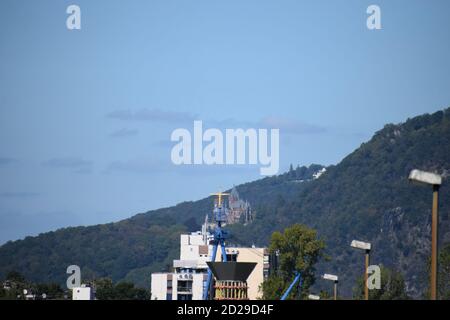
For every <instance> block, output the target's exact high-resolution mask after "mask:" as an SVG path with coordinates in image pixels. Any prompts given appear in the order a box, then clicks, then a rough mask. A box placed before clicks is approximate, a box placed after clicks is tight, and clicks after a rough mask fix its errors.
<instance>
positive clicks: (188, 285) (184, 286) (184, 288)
mask: <svg viewBox="0 0 450 320" xmlns="http://www.w3.org/2000/svg"><path fill="white" fill-rule="evenodd" d="M177 291H178V292H183V293H192V281H180V280H178V285H177Z"/></svg>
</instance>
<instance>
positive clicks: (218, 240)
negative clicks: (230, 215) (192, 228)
mask: <svg viewBox="0 0 450 320" xmlns="http://www.w3.org/2000/svg"><path fill="white" fill-rule="evenodd" d="M211 195H214V196H217V202H216V203H215V204H214V211H213V219H214V221H215V222H216V224H217V225H216V227H215V228H214V234H213V235H214V239H213V251H212V256H211V261H212V262H214V261H216V254H217V247H218V246H219V245H220V247H221V248H222V250H221V251H222V261H224V262H226V261H227V253H226V251H225V239H226V238H228V232H227V231H225V230H223V229H222V223H223V222H226V219H227V212H226V208H225V206H224V205H223V201H222V197H223V196H228V195H230V194H229V193H223V192H218V193H213V194H211ZM211 285H212V271H211V269H209V268H208V279H207V281H206V284H205V287H204V288H203V300H208V299H209V297H210V291H211Z"/></svg>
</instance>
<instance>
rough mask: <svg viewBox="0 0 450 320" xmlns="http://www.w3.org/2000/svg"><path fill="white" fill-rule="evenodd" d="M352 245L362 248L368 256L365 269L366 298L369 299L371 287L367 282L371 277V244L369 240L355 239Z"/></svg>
mask: <svg viewBox="0 0 450 320" xmlns="http://www.w3.org/2000/svg"><path fill="white" fill-rule="evenodd" d="M350 246H352V247H353V248H356V249H361V250H364V251H365V254H366V258H365V269H364V299H365V300H369V287H368V285H367V282H368V278H369V274H368V270H369V254H370V249H371V244H370V243H368V242H363V241H357V240H353V241H352V243H351V244H350Z"/></svg>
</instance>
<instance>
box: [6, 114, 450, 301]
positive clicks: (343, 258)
mask: <svg viewBox="0 0 450 320" xmlns="http://www.w3.org/2000/svg"><path fill="white" fill-rule="evenodd" d="M321 168H322V167H321V166H318V165H313V166H311V167H309V168H306V167H300V168H297V169H296V170H292V171H290V172H287V173H285V174H283V175H280V176H276V177H270V178H264V179H261V180H258V181H254V182H251V183H246V184H243V185H240V186H237V189H238V191H239V193H240V194H241V195H242V197H243V198H244V199H246V200H249V201H250V203H251V204H252V206H253V208H254V209H255V211H256V218H255V221H254V222H253V223H251V224H248V225H246V226H244V225H240V224H235V225H232V226H230V227H229V229H230V231H231V232H232V235H233V237H232V238H231V239H230V242H233V243H234V244H242V245H251V244H256V245H266V244H267V242H268V239H269V237H270V234H271V232H273V231H275V230H282V229H283V228H284V227H286V226H288V225H290V224H293V223H296V222H299V223H305V224H307V225H309V226H311V227H314V228H316V229H317V230H318V232H319V235H320V236H321V237H323V238H324V239H325V240H326V242H327V246H328V249H327V251H328V255H329V256H330V257H331V261H329V262H323V263H322V264H321V266H319V270H320V271H327V272H329V273H336V274H338V275H339V276H340V277H341V279H342V281H341V288H342V292H343V294H345V295H346V296H349V295H350V294H351V287H352V286H353V285H354V283H355V279H356V278H357V277H358V275H359V274H360V273H362V271H363V270H362V265H363V260H362V259H363V257H362V255H361V253H360V252H355V250H352V249H351V248H350V246H349V244H350V241H351V240H352V239H360V240H366V241H370V242H372V243H373V247H374V250H373V255H372V261H371V262H372V263H377V264H378V263H382V264H384V265H386V266H388V267H391V268H395V269H398V270H399V271H401V272H402V273H403V274H404V275H405V278H406V280H407V285H408V290H409V291H410V293H411V294H413V295H414V296H416V297H417V296H419V295H420V294H421V293H422V292H423V291H424V288H425V286H426V284H427V276H426V261H427V259H428V256H429V247H430V217H431V214H430V210H431V190H429V188H428V189H427V188H423V187H418V186H414V185H411V184H410V183H409V182H408V181H407V176H408V173H409V171H410V170H411V169H413V168H419V169H423V170H431V171H436V172H439V173H441V174H443V175H444V176H448V175H449V174H450V109H446V110H444V111H440V112H437V113H434V114H432V115H423V116H419V117H416V118H413V119H409V120H408V121H406V122H405V123H403V124H399V125H392V124H391V125H386V126H385V127H384V128H383V129H382V130H380V131H379V132H377V133H376V134H375V135H374V137H373V138H372V139H371V140H370V141H369V142H367V143H365V144H363V145H361V146H360V148H358V149H357V150H355V151H354V152H353V153H351V154H350V155H348V156H347V157H346V158H345V159H343V160H342V161H341V162H340V163H339V164H338V165H336V166H331V167H328V168H327V171H326V172H325V173H324V174H323V175H321V176H320V177H319V178H318V179H313V178H312V174H313V173H315V172H317V171H318V170H319V169H321ZM445 182H446V181H445ZM447 184H448V183H445V184H444V185H443V187H442V188H441V212H440V217H441V223H440V239H441V241H442V242H444V241H445V242H448V241H450V221H449V220H450V219H449V218H450V203H449V201H448V199H450V197H449V196H450V191H449V189H450V188H449V187H448V185H447ZM211 206H212V200H211V199H210V198H205V199H203V200H200V201H196V202H185V203H181V204H179V205H177V206H174V207H170V208H163V209H159V210H155V211H150V212H147V213H143V214H139V215H136V216H134V217H132V218H130V219H126V220H123V221H120V222H117V223H112V224H105V225H96V226H91V227H78V228H66V229H61V230H57V231H55V232H49V233H45V234H41V235H39V236H38V237H28V238H25V239H24V240H20V241H14V242H9V243H6V244H5V245H3V246H1V247H0V278H1V277H3V276H4V275H5V273H6V272H8V271H10V270H17V271H20V272H21V273H23V274H24V275H25V276H26V277H28V278H29V279H30V280H34V281H58V282H61V283H64V282H65V279H66V274H65V269H66V267H67V266H68V265H70V264H77V265H79V266H80V267H82V275H83V277H85V278H92V277H102V276H109V277H112V278H113V279H114V280H116V281H117V280H122V279H127V280H131V281H134V282H135V283H136V284H138V285H143V286H148V285H149V280H150V276H149V274H150V272H152V271H161V270H164V269H167V268H169V267H170V265H171V261H172V259H173V258H175V257H176V256H177V255H178V246H179V237H178V236H179V234H180V233H182V232H186V231H193V230H196V229H198V228H199V225H200V224H201V222H202V221H203V220H204V217H205V215H206V214H207V213H209V212H210V211H211ZM320 282H321V281H320V280H318V285H319V286H320Z"/></svg>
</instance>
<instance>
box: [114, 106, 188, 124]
mask: <svg viewBox="0 0 450 320" xmlns="http://www.w3.org/2000/svg"><path fill="white" fill-rule="evenodd" d="M106 116H107V117H108V118H111V119H116V120H122V121H149V122H166V123H180V122H186V121H194V120H195V119H196V115H194V114H191V113H189V112H178V111H164V110H161V109H140V110H136V111H132V110H129V109H127V110H115V111H112V112H110V113H108V114H107V115H106Z"/></svg>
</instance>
